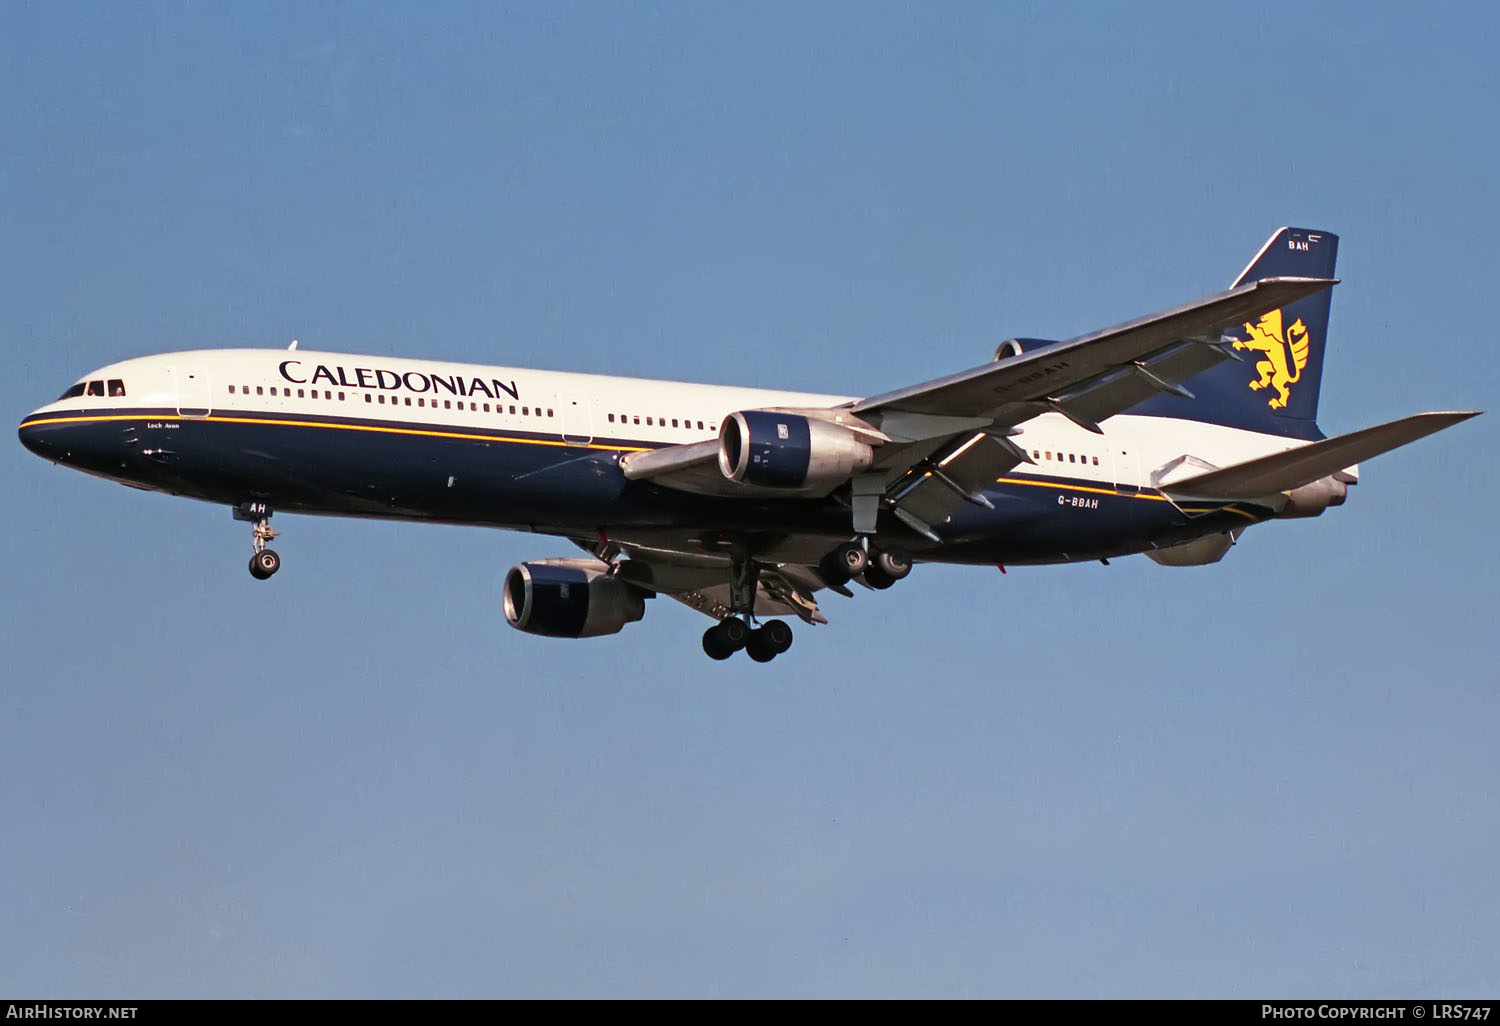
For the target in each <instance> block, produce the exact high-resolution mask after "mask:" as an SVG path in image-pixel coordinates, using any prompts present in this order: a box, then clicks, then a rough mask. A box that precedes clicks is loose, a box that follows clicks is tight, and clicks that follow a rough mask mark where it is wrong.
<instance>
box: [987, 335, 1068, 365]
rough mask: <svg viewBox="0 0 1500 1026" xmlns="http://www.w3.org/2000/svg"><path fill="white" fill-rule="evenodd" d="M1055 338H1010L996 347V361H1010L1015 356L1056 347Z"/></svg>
mask: <svg viewBox="0 0 1500 1026" xmlns="http://www.w3.org/2000/svg"><path fill="white" fill-rule="evenodd" d="M1056 342H1057V340H1056V339H1053V338H1008V339H1006V340H1005V341H1004V342H1001V343H1000V344H999V345H998V346H996V347H995V359H996V360H1009V359H1010V358H1011V357H1013V356H1020V355H1021V354H1022V353H1029V352H1031V351H1032V350H1033V349H1041V348H1042V347H1044V346H1050V345H1055V344H1056Z"/></svg>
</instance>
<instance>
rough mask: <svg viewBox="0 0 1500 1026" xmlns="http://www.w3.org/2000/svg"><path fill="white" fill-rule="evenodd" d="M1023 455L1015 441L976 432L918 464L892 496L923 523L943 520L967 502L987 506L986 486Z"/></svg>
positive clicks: (1020, 460)
mask: <svg viewBox="0 0 1500 1026" xmlns="http://www.w3.org/2000/svg"><path fill="white" fill-rule="evenodd" d="M1023 457H1024V453H1021V452H1020V450H1018V449H1017V448H1016V447H1015V446H1014V445H1012V444H1009V443H1007V442H1004V441H1001V440H1000V439H998V438H993V437H991V436H989V435H986V434H978V435H973V436H972V437H969V438H967V439H965V440H963V441H962V442H961V443H960V444H958V445H956V446H954V447H953V448H952V451H951V452H949V453H948V455H946V456H944V457H943V458H941V459H932V460H928V461H925V462H924V463H922V464H918V465H917V467H916V468H915V469H914V470H913V471H912V476H911V480H910V481H908V482H906V483H904V484H903V485H901V486H899V487H897V488H896V489H895V491H894V494H893V495H892V499H893V501H894V502H895V504H896V507H897V508H898V509H903V510H905V511H906V512H907V513H909V514H911V515H912V516H915V517H917V518H918V519H919V520H921V521H922V522H923V523H927V524H936V523H940V522H941V521H942V519H943V518H944V517H945V516H947V515H948V514H949V513H951V512H952V511H953V510H954V509H956V508H957V507H958V506H959V505H960V504H962V503H964V502H973V503H975V504H976V505H982V506H987V505H988V504H989V500H987V499H984V498H983V497H982V496H981V493H982V492H983V490H984V489H985V488H986V487H987V486H988V485H991V484H993V483H994V481H995V478H997V477H999V476H1000V475H1001V474H1003V473H1005V472H1006V471H1008V470H1011V469H1013V468H1014V467H1016V466H1017V465H1018V464H1019V463H1021V462H1023ZM1026 462H1029V460H1027V461H1026Z"/></svg>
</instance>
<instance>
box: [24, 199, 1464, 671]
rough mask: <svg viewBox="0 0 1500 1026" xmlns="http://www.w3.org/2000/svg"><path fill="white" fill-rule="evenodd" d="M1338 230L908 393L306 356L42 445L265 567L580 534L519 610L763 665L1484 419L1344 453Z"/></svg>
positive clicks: (136, 396)
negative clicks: (210, 525)
mask: <svg viewBox="0 0 1500 1026" xmlns="http://www.w3.org/2000/svg"><path fill="white" fill-rule="evenodd" d="M1337 250H1338V238H1337V236H1334V235H1331V234H1329V233H1328V232H1322V231H1311V230H1307V229H1301V228H1284V229H1281V230H1280V231H1278V232H1276V233H1275V234H1274V235H1273V236H1272V237H1271V238H1270V240H1269V241H1267V242H1266V244H1265V246H1263V247H1262V248H1261V250H1260V252H1259V253H1257V254H1256V256H1255V257H1254V259H1252V260H1251V262H1250V265H1249V267H1247V268H1246V269H1245V271H1244V272H1243V273H1242V274H1241V275H1240V276H1239V278H1238V279H1236V280H1235V282H1234V284H1233V285H1232V286H1231V287H1230V288H1229V290H1228V291H1226V292H1221V293H1218V294H1217V295H1213V296H1209V297H1207V298H1205V299H1200V300H1197V301H1196V302H1192V303H1187V304H1184V305H1182V306H1178V307H1175V308H1173V309H1170V310H1165V311H1162V312H1160V313H1155V314H1151V315H1150V316H1147V317H1142V318H1139V319H1137V320H1132V321H1128V322H1126V323H1124V324H1120V325H1117V326H1115V327H1112V328H1106V329H1104V330H1102V331H1097V332H1092V333H1090V334H1087V335H1082V336H1079V337H1077V338H1073V339H1069V340H1067V341H1051V340H1044V339H1010V340H1007V341H1006V342H1003V343H1001V345H1000V346H999V348H998V349H997V351H996V352H995V355H994V358H993V359H992V360H991V361H989V362H988V363H985V364H983V365H981V366H978V367H974V368H972V369H970V370H965V371H960V372H959V373H956V374H950V375H948V376H946V377H941V378H937V379H934V380H932V381H927V382H924V383H922V384H919V385H913V386H910V387H907V388H900V389H897V390H895V391H892V392H887V393H885V394H883V395H875V396H869V397H863V398H861V397H851V396H839V395H814V394H809V393H802V392H779V391H768V390H762V389H751V388H732V387H725V386H719V385H699V384H686V383H682V382H676V381H648V380H642V379H636V378H620V377H606V376H601V375H591V374H568V373H558V372H551V371H538V370H526V369H522V368H515V367H489V366H475V365H465V364H451V363H438V362H432V361H427V360H403V359H391V358H385V357H374V356H360V355H357V354H353V353H329V352H311V351H307V350H300V349H297V348H296V344H295V343H294V344H293V347H292V348H291V349H236V350H208V351H197V352H176V353H165V354H161V355H156V356H146V357H140V358H137V359H131V360H126V361H124V362H122V363H116V364H111V365H110V366H107V367H102V368H100V369H99V370H96V371H93V372H92V373H90V374H87V375H85V376H84V377H83V378H82V379H81V380H79V381H77V382H76V383H74V384H73V385H71V386H70V387H69V388H68V389H67V390H66V391H64V392H63V394H62V396H61V397H60V398H58V400H57V401H56V402H52V403H48V404H47V405H46V406H43V407H41V408H40V409H38V410H36V411H35V412H33V413H31V414H30V415H28V416H27V417H26V418H25V420H23V421H22V423H21V425H20V437H21V441H22V443H23V444H24V445H25V446H26V447H27V448H28V449H30V450H31V451H32V452H34V453H36V454H37V455H38V456H41V457H43V458H44V459H48V460H52V461H54V462H56V463H62V464H65V465H67V466H70V467H74V468H76V469H78V470H82V471H85V472H86V473H90V474H95V475H98V476H100V477H104V478H108V479H110V480H113V481H118V482H120V483H122V484H127V485H130V486H132V487H135V488H143V489H149V490H152V491H159V492H166V493H169V494H172V495H182V496H187V497H189V498H193V499H200V500H202V501H204V502H210V503H217V504H219V505H221V506H227V507H229V508H230V510H231V511H232V512H233V514H234V516H235V518H236V519H239V520H243V521H246V522H248V523H249V524H250V525H251V539H252V547H253V555H252V557H251V559H250V573H251V575H252V576H254V577H256V578H258V579H261V580H264V579H266V578H269V577H271V576H272V575H273V574H275V573H276V572H277V570H278V569H279V568H280V566H281V559H280V557H279V556H278V555H277V554H276V552H275V551H273V550H272V549H271V548H269V547H268V543H269V542H270V541H271V540H272V539H273V538H275V537H276V535H277V533H278V532H277V531H276V530H274V529H273V528H272V527H271V517H272V514H273V513H310V514H321V515H326V516H350V517H376V518H383V519H396V520H419V521H430V522H437V523H446V524H472V525H476V526H483V527H501V528H509V529H512V530H523V531H532V532H535V533H538V534H547V535H552V536H555V537H557V538H559V539H567V540H569V541H571V542H573V543H575V544H576V545H577V546H578V547H579V548H580V549H582V550H583V554H582V555H575V556H573V557H565V558H553V559H541V560H537V561H533V562H526V563H521V564H520V565H518V566H516V567H513V568H512V569H511V570H510V571H509V572H508V573H507V575H506V577H505V581H504V587H503V590H502V603H503V606H504V610H505V616H506V619H507V620H509V622H510V623H511V624H512V625H513V626H515V627H517V628H519V629H520V630H523V631H528V632H530V633H533V634H541V635H547V636H551V637H562V638H585V637H594V636H599V635H607V634H614V633H616V632H618V631H619V630H620V629H621V628H623V627H624V626H625V625H626V624H628V623H632V622H634V621H637V620H640V619H641V618H642V616H643V615H644V613H645V609H646V600H647V599H650V598H653V597H657V596H662V595H665V596H668V597H670V598H673V599H676V600H678V601H679V602H683V603H686V604H687V605H689V606H691V607H693V608H694V609H697V610H699V611H701V612H703V613H704V614H706V615H707V616H709V617H711V618H712V619H713V620H714V624H713V626H711V627H709V628H708V630H707V631H706V632H705V633H704V635H703V648H704V651H705V652H707V653H708V655H709V656H711V657H713V658H715V659H726V658H728V657H730V656H731V655H733V654H734V653H735V652H737V651H739V650H741V649H744V650H745V652H746V653H747V654H748V655H749V656H750V658H752V659H754V660H756V661H759V662H766V661H769V660H771V659H773V658H774V657H775V656H777V655H778V654H780V653H782V652H784V651H786V650H787V648H789V647H790V645H791V643H792V631H791V628H790V627H789V626H788V624H787V622H786V620H785V619H782V618H785V617H797V618H800V619H801V620H803V621H806V622H807V623H810V624H817V623H824V622H826V621H825V619H824V616H823V614H822V612H821V611H820V609H819V605H818V592H820V591H825V590H828V591H834V592H837V593H839V594H841V595H844V596H850V595H852V594H853V593H852V592H851V590H850V589H849V585H850V584H851V583H857V584H861V585H864V586H866V587H868V588H871V589H877V590H879V589H885V588H889V587H890V586H891V585H893V584H894V583H895V582H897V581H899V580H900V579H901V578H903V577H905V576H906V575H907V574H908V573H910V572H911V569H912V565H913V563H922V562H935V563H965V564H983V565H990V566H995V565H999V566H1000V567H1001V568H1002V569H1003V568H1004V567H1005V566H1007V565H1024V564H1046V563H1070V562H1078V561H1083V560H1108V559H1110V558H1113V557H1119V556H1126V555H1130V554H1133V553H1145V554H1146V555H1147V556H1149V557H1150V558H1151V559H1153V560H1155V561H1156V562H1158V563H1161V564H1163V565H1166V566H1195V565H1201V564H1207V563H1214V562H1217V561H1218V560H1219V559H1220V558H1222V557H1223V556H1224V554H1225V553H1226V552H1228V550H1229V549H1230V547H1231V546H1232V545H1234V543H1235V540H1236V539H1237V538H1238V537H1239V535H1240V533H1241V532H1242V531H1244V530H1245V529H1246V528H1248V527H1250V526H1252V525H1254V524H1259V523H1261V522H1263V521H1267V520H1273V519H1277V518H1286V517H1308V516H1317V515H1319V514H1321V513H1322V512H1323V511H1324V510H1325V509H1327V508H1328V507H1330V506H1338V505H1341V504H1342V503H1343V502H1344V500H1345V497H1346V494H1347V490H1348V487H1349V486H1350V485H1352V484H1354V483H1356V481H1357V480H1358V468H1357V464H1358V463H1359V462H1360V461H1361V460H1366V459H1369V458H1371V457H1374V456H1377V455H1379V454H1380V453H1383V452H1387V451H1389V450H1391V449H1394V448H1396V447H1398V446H1401V445H1405V444H1406V443H1408V442H1412V441H1415V440H1416V439H1418V438H1421V437H1423V436H1424V435H1428V434H1431V433H1432V432H1435V431H1438V430H1441V429H1443V428H1446V427H1449V426H1450V425H1453V424H1456V423H1458V422H1459V421H1462V420H1466V419H1467V418H1469V417H1472V416H1475V414H1474V413H1472V412H1453V413H1422V414H1417V415H1416V416H1412V417H1407V418H1405V419H1403V420H1398V421H1394V422H1392V423H1389V424H1382V425H1379V426H1377V427H1372V428H1366V429H1365V430H1362V431H1356V432H1354V433H1352V434H1347V435H1340V436H1337V437H1334V438H1327V437H1325V436H1324V435H1323V433H1322V432H1321V431H1319V430H1318V427H1317V423H1316V417H1317V409H1318V389H1319V385H1320V383H1321V378H1322V372H1323V354H1324V347H1325V343H1326V341H1327V331H1328V311H1329V303H1330V299H1331V295H1332V293H1331V291H1330V290H1331V289H1332V287H1333V285H1334V284H1335V281H1334V279H1333V271H1334V261H1335V257H1336V255H1337Z"/></svg>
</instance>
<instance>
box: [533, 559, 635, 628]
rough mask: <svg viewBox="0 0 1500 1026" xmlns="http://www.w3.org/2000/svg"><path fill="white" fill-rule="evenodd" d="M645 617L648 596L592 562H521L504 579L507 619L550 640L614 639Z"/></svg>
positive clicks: (578, 560)
mask: <svg viewBox="0 0 1500 1026" xmlns="http://www.w3.org/2000/svg"><path fill="white" fill-rule="evenodd" d="M645 615H646V593H645V592H643V591H642V590H641V589H639V588H637V587H635V586H634V585H630V584H627V583H625V582H624V581H622V580H620V579H619V578H618V577H613V576H611V575H610V574H609V573H608V572H607V571H605V569H604V568H603V567H601V566H600V565H599V564H598V563H596V562H595V561H593V560H590V559H544V560H539V561H537V562H533V563H520V564H517V565H516V566H513V567H511V568H510V572H509V573H507V574H506V575H505V619H506V620H507V621H509V622H510V625H511V626H512V627H514V628H516V630H519V631H525V632H526V633H527V634H540V635H542V636H543V637H548V638H597V637H600V636H602V635H605V634H616V633H618V632H619V631H620V629H621V628H622V627H624V626H625V625H626V624H627V623H634V622H635V621H637V620H639V619H640V618H641V617H643V616H645Z"/></svg>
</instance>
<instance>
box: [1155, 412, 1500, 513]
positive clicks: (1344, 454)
mask: <svg viewBox="0 0 1500 1026" xmlns="http://www.w3.org/2000/svg"><path fill="white" fill-rule="evenodd" d="M1478 415H1479V413H1478V411H1468V412H1452V413H1446V412H1445V413H1418V414H1417V415H1415V416H1412V417H1406V418H1404V419H1402V420H1394V421H1391V422H1390V423H1388V424H1379V425H1377V426H1375V427H1369V428H1365V429H1364V430H1363V431H1355V432H1352V433H1350V434H1347V435H1339V436H1338V437H1336V438H1325V439H1324V440H1323V441H1321V442H1313V443H1312V444H1310V445H1304V446H1301V447H1299V448H1296V449H1290V450H1288V451H1286V452H1279V453H1276V454H1274V455H1271V456H1263V457H1261V458H1260V459H1255V460H1249V461H1248V462H1245V463H1239V464H1236V465H1234V466H1232V467H1225V468H1224V469H1223V470H1214V471H1210V472H1209V473H1207V474H1200V475H1198V476H1197V477H1190V478H1187V479H1186V480H1183V481H1177V482H1174V483H1173V484H1171V485H1169V486H1168V487H1167V489H1166V490H1167V493H1168V494H1169V495H1171V496H1172V497H1174V498H1198V499H1209V498H1211V499H1253V498H1256V497H1257V496H1263V495H1271V494H1274V493H1276V492H1285V491H1290V490H1291V489H1293V488H1300V487H1302V486H1303V485H1306V484H1311V483H1312V482H1314V481H1318V480H1321V479H1322V478H1325V477H1327V476H1329V475H1330V474H1336V473H1338V472H1339V471H1341V470H1343V469H1345V468H1346V467H1350V466H1353V465H1354V464H1356V463H1360V462H1362V461H1364V460H1368V459H1373V458H1374V457H1376V456H1379V455H1380V454H1382V453H1386V452H1390V451H1391V450H1392V449H1398V448H1400V447H1401V446H1403V445H1407V444H1408V443H1411V442H1415V441H1416V440H1417V439H1419V438H1425V437H1426V436H1427V435H1430V434H1433V433H1434V432H1437V431H1441V430H1443V429H1444V428H1448V427H1452V426H1453V425H1454V424H1458V423H1461V422H1462V421H1465V420H1468V419H1469V418H1470V417H1477V416H1478Z"/></svg>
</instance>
